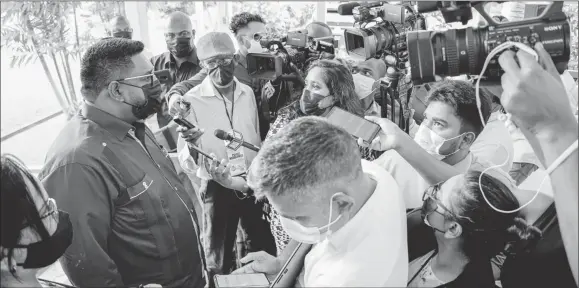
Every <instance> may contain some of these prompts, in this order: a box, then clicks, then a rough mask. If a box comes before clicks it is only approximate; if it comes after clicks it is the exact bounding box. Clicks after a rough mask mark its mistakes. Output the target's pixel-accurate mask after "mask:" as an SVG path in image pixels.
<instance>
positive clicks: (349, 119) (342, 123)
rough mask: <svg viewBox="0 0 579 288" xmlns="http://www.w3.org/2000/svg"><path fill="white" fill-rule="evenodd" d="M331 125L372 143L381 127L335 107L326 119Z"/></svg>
mask: <svg viewBox="0 0 579 288" xmlns="http://www.w3.org/2000/svg"><path fill="white" fill-rule="evenodd" d="M326 118H327V119H328V121H330V123H332V124H334V125H336V126H338V127H341V128H342V129H344V130H346V131H347V132H348V133H350V134H351V135H352V136H354V137H356V138H361V139H362V140H364V141H366V142H367V143H371V142H372V140H374V138H376V136H377V135H378V132H380V126H379V125H378V124H376V123H374V122H372V121H368V120H366V119H364V118H362V117H360V116H358V115H355V114H352V113H350V112H347V111H346V110H344V109H341V108H338V107H334V108H332V110H330V113H328V116H327V117H326Z"/></svg>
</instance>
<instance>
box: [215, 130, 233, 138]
mask: <svg viewBox="0 0 579 288" xmlns="http://www.w3.org/2000/svg"><path fill="white" fill-rule="evenodd" d="M213 134H214V135H215V137H217V138H219V139H221V140H225V141H233V136H231V134H229V133H227V132H225V131H223V130H221V129H215V132H213Z"/></svg>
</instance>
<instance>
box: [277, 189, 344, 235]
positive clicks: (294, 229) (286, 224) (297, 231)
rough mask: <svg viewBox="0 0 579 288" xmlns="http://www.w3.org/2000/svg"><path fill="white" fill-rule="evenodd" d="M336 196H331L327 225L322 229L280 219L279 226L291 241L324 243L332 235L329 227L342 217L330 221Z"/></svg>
mask: <svg viewBox="0 0 579 288" xmlns="http://www.w3.org/2000/svg"><path fill="white" fill-rule="evenodd" d="M336 195H337V194H334V195H332V198H330V216H329V219H328V224H327V225H324V226H322V227H305V226H303V225H301V224H300V223H298V222H296V221H295V220H291V219H288V218H284V217H280V222H281V226H282V227H283V229H284V230H285V232H287V234H288V235H289V236H290V237H291V238H292V239H294V240H296V241H298V242H301V243H305V244H317V243H320V242H322V241H324V239H326V238H328V237H329V236H330V235H331V234H332V230H331V228H330V227H331V226H332V225H333V224H334V223H336V222H338V220H340V218H341V217H342V215H338V217H336V220H334V221H332V204H333V202H334V201H333V199H334V196H336ZM326 228H327V231H326V232H323V233H322V232H321V230H324V229H326Z"/></svg>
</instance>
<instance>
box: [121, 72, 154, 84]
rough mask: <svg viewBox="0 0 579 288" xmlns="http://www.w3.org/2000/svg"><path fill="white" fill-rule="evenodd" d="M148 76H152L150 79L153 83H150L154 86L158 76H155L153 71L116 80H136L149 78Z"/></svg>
mask: <svg viewBox="0 0 579 288" xmlns="http://www.w3.org/2000/svg"><path fill="white" fill-rule="evenodd" d="M147 77H149V78H150V80H151V83H150V84H151V86H153V84H154V83H155V79H156V77H155V72H153V73H151V74H146V75H141V76H135V77H128V78H122V79H117V80H115V81H118V82H125V81H127V80H135V79H141V78H147ZM123 84H127V83H123Z"/></svg>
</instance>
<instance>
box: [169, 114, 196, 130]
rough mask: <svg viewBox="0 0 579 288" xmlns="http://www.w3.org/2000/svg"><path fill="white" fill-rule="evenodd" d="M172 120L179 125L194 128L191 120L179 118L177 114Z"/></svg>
mask: <svg viewBox="0 0 579 288" xmlns="http://www.w3.org/2000/svg"><path fill="white" fill-rule="evenodd" d="M173 121H175V123H177V124H179V125H180V126H183V127H186V128H187V129H193V128H195V125H194V124H193V123H191V122H189V121H187V119H185V118H181V117H179V116H175V117H173Z"/></svg>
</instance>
